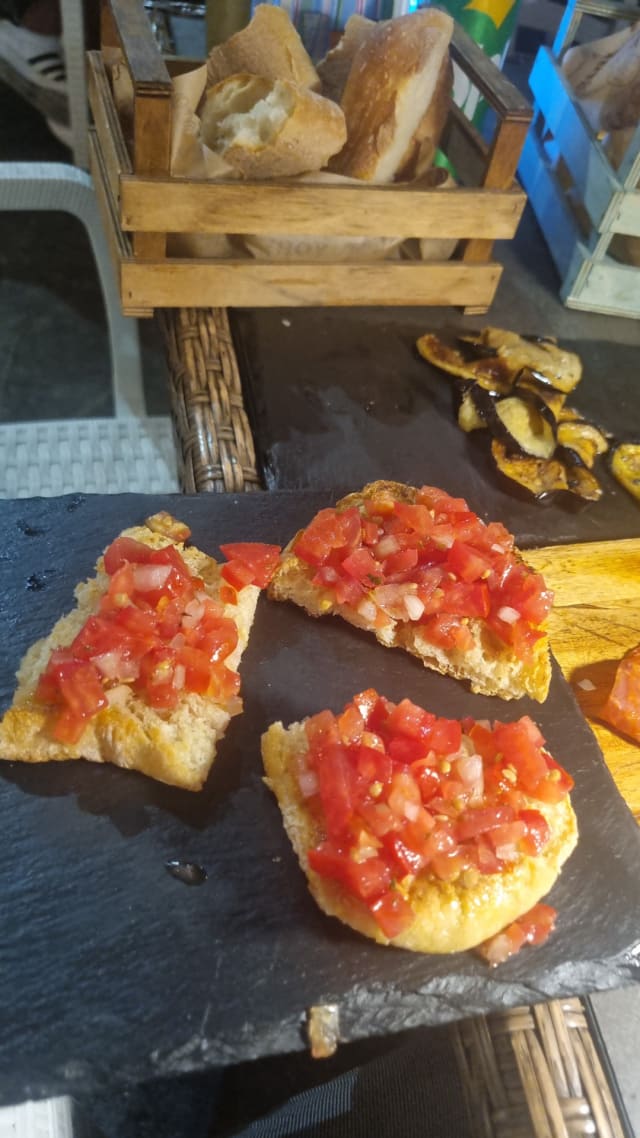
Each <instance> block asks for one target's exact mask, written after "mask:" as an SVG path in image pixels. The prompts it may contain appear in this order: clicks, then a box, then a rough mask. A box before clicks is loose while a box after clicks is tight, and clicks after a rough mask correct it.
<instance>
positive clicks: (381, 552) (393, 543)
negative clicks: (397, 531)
mask: <svg viewBox="0 0 640 1138" xmlns="http://www.w3.org/2000/svg"><path fill="white" fill-rule="evenodd" d="M399 549H400V542H399V541H398V539H397V537H394V535H393V534H392V533H389V534H385V536H384V537H382V538H380V541H379V542H378V544H377V545H376V547H375V549H374V553H375V556H376V557H377V558H378V560H379V561H384V559H385V557H390V556H391V554H392V553H398V551H399Z"/></svg>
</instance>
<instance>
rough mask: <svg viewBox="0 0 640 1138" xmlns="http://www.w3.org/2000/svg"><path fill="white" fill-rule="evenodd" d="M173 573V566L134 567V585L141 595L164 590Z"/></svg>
mask: <svg viewBox="0 0 640 1138" xmlns="http://www.w3.org/2000/svg"><path fill="white" fill-rule="evenodd" d="M170 573H171V565H134V567H133V584H134V587H135V588H136V589H137V590H138V591H139V592H141V593H149V592H151V591H152V590H154V589H163V588H164V586H165V585H166V583H167V580H168V578H169V575H170Z"/></svg>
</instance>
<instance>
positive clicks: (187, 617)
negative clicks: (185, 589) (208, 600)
mask: <svg viewBox="0 0 640 1138" xmlns="http://www.w3.org/2000/svg"><path fill="white" fill-rule="evenodd" d="M203 616H204V601H201V600H197V599H196V598H195V597H194V599H193V600H192V601H189V604H188V605H187V607H186V608H185V610H184V616H183V618H182V627H183V628H187V629H189V628H197V627H198V625H199V624H200V621H201V620H202V618H203Z"/></svg>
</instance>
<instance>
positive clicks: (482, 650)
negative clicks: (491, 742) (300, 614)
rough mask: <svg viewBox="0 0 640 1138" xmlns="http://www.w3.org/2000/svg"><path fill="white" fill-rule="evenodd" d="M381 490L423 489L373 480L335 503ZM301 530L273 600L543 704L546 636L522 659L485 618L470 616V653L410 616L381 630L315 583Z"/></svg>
mask: <svg viewBox="0 0 640 1138" xmlns="http://www.w3.org/2000/svg"><path fill="white" fill-rule="evenodd" d="M381 493H387V494H391V495H392V496H393V497H394V498H395V499H397V500H398V501H400V502H407V503H410V504H412V503H414V502H415V501H416V496H417V493H418V490H417V488H416V487H415V486H407V485H405V484H404V483H400V482H388V481H378V482H371V483H369V484H368V485H367V486H365V487H364V488H363V489H362V490H360V491H357V492H354V493H352V494H348V495H347V496H346V497H345V498H341V499H340V501H339V502H338V503H337V504H336V508H337V509H338V510H346V509H349V507H351V506H355V507H356V508H360V507H361V506H362V504H363V502H365V501H366V500H368V499H371V498H376V497H378V496H379V495H380V494H381ZM301 532H302V531H299V532H298V533H297V534H296V535H295V536H294V537H293V538H292V540H291V541H290V542H289V544H288V545H287V546H286V548H285V549H284V551H283V554H282V558H281V561H280V565H279V567H278V569H277V570H276V573H275V574H274V576H273V578H272V580H271V584H270V586H269V590H268V594H269V596H270V597H271V598H272V599H274V600H279V601H284V600H290V601H294V602H295V604H298V605H300V606H301V607H302V608H304V609H305V610H306V612H308V613H309V615H310V616H327V615H329V614H332V615H337V616H341V617H342V618H343V619H344V620H346V621H348V623H349V624H352V625H354V626H355V627H356V628H362V629H365V630H366V631H368V632H372V633H373V635H374V636H375V637H376V639H377V640H378V641H379V642H380V644H384V645H385V647H387V648H404V650H405V651H406V652H410V653H411V654H412V655H414V656H417V657H418V659H419V660H421V661H422V663H423V664H424V665H425V667H427V668H431V669H433V670H434V671H436V672H440V673H441V674H442V675H447V676H453V677H454V678H455V679H459V680H465V681H467V682H468V683H469V685H470V687H471V690H472V691H473V692H476V693H478V694H480V695H489V696H500V697H501V698H502V699H519V698H520V697H521V696H523V695H529V696H531V697H532V698H533V699H536V700H537V701H538V702H540V703H543V702H544V700H545V699H546V697H547V694H548V691H549V684H550V682H551V657H550V653H549V642H548V638H547V637H546V636H545V637H543V638H541V639H540V640H538V641H537V643H536V644H535V645H534V649H533V652H532V656H531V659H529V660H527V661H522V660H519V659H518V658H517V657H515V656H514V654H513V653H512V652H511V650H510V649H509V647H508V645H503V644H502V643H501V642H500V641H499V640H498V638H497V637H495V636H494V635H493V633H492V632H491V631H490V630H489V629H488V628H487V627H486V626H485V625H484V623H483V622H482V621H481V620H474V619H470V620H469V623H468V628H469V630H470V632H471V634H472V636H473V638H474V642H475V645H474V649H473V650H472V651H471V652H468V651H467V652H460V651H455V650H446V649H444V648H439V647H437V646H434V645H432V644H429V643H428V641H427V640H426V639H425V638H424V636H423V635H422V634H421V631H420V625H419V624H418V625H415V624H412V623H411V622H410V621H407V622H399V621H394V622H393V623H392V624H391V625H387V626H386V627H385V628H382V629H376V628H374V627H372V625H371V624H370V623H369V621H367V620H366V619H365V618H364V617H363V616H361V615H360V613H358V612H356V611H355V610H354V609H352V608H350V607H349V606H348V605H341V604H338V603H337V601H336V600H335V597H334V595H333V593H332V592H331V591H330V590H328V589H322V588H319V587H318V586H317V585H313V584H312V577H313V576H314V573H315V571H314V570H313V569H312V568H311V567H310V566H309V565H307V564H306V563H305V562H304V561H302V560H301V559H300V558H299V557H297V556H296V554H295V553H294V552H293V546H294V545H295V542H296V541H297V539H298V537H299V536H300V533H301Z"/></svg>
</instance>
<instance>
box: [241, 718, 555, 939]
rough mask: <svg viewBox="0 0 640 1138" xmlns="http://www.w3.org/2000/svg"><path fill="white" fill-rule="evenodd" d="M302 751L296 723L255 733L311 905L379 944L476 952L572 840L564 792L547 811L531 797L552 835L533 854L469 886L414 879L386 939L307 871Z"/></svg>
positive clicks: (312, 836) (308, 818)
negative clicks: (405, 923)
mask: <svg viewBox="0 0 640 1138" xmlns="http://www.w3.org/2000/svg"><path fill="white" fill-rule="evenodd" d="M306 749H307V742H306V735H305V731H304V724H303V723H293V724H292V725H291V726H290V727H289V728H288V729H285V728H284V727H283V725H282V723H273V724H271V726H270V727H269V729H268V731H266V732H265V734H264V735H263V736H262V757H263V762H264V768H265V772H266V776H267V777H266V780H265V781H266V783H267V785H268V786H269V787H270V789H271V790H272V791H273V793H274V794H275V796H276V799H277V801H278V805H279V807H280V810H281V812H282V818H283V822H284V826H285V829H286V832H287V834H288V836H289V839H290V841H291V844H292V846H293V848H294V850H295V853H296V855H297V857H298V860H299V862H300V866H301V868H302V870H303V871H304V873H305V874H306V877H307V881H308V885H309V889H310V891H311V894H312V895H313V897H314V898H315V900H316V902H317V904H318V905H319V906H320V908H321V909H322V910H323V912H325V913H326V914H327V915H328V916H331V917H337V918H338V919H339V920H340V921H343V922H344V924H346V925H349V926H350V927H351V928H352V929H355V930H356V932H360V933H363V934H364V935H365V936H367V937H370V938H371V939H373V940H375V941H377V942H378V943H379V944H392V945H394V946H396V947H398V948H407V949H411V951H413V952H425V953H450V952H462V951H464V950H466V949H469V948H473V947H475V946H476V945H478V944H480V943H481V942H482V941H484V940H487V939H488V938H489V937H492V936H495V934H496V933H499V932H500V931H501V930H502V929H504V928H505V927H506V926H507V925H509V924H510V923H511V922H512V921H514V920H516V919H517V918H518V917H521V916H522V915H523V914H524V913H526V912H528V910H529V909H531V908H533V906H534V905H535V904H537V902H538V901H540V899H541V898H542V897H544V896H545V895H546V894H547V893H548V892H549V890H550V889H551V887H552V886H553V884H554V882H555V881H556V879H557V877H558V874H559V873H560V870H561V868H562V866H563V864H564V862H565V861H566V860H567V858H568V857H569V855H570V854H571V852H572V851H573V849H574V848H575V845H576V843H577V840H578V827H577V821H576V817H575V814H574V811H573V808H572V806H571V802H570V800H569V797H568V795H567V797H566V798H564V799H563V800H562V801H561V802H559V803H557V804H556V805H553V806H549V805H547V804H545V803H541V802H538V801H535V802H534V801H533V800H532V802H531V805H532V807H533V808H534V809H535V810H538V811H540V813H542V814H544V816H545V818H546V820H547V822H548V823H549V826H550V828H551V837H550V839H549V841H548V843H547V845H546V846H545V847H544V849H543V851H542V852H541V853H540V854H538V855H537V856H536V857H530V856H523V857H522V858H521V859H520V860H519V861H518V862H517V863H515V864H514V865H513V866H511V867H510V868H509V869H507V870H505V871H503V872H502V873H494V874H485V875H481V876H480V877H479V878H478V880H477V882H476V883H475V884H471V885H468V886H464V885H462V884H461V883H459V882H450V881H449V882H448V881H439V880H436V879H434V878H429V877H426V876H423V877H422V878H421V877H420V876H418V877H417V878H416V880H415V881H414V883H413V885H412V886H410V888H409V890H408V893H407V900H408V901H409V903H410V904H411V906H412V908H413V910H414V913H415V920H414V921H413V923H412V924H411V925H410V926H409V928H408V929H406V930H405V931H404V932H402V933H401V934H400V935H399V936H397V937H394V938H393V940H389V939H388V938H387V937H385V935H384V933H383V932H382V931H381V930H380V928H379V927H378V925H377V924H376V922H375V921H374V919H373V917H372V916H371V914H370V913H369V911H368V909H367V908H366V906H365V905H364V904H363V903H361V902H360V901H359V900H358V899H357V898H356V897H353V896H352V895H351V894H349V893H347V891H346V890H345V889H344V888H343V887H342V886H341V885H340V884H339V882H337V881H333V880H329V879H327V878H325V877H321V876H320V875H319V874H317V873H315V872H314V870H312V869H311V868H310V866H309V860H308V853H309V850H311V849H313V848H314V847H315V846H317V845H318V844H319V843H320V842H321V841H322V840H323V839H324V836H325V835H324V834H323V832H322V830H321V829H320V827H319V826H318V823H317V822H316V820H315V819H314V817H313V816H312V814H311V813H310V811H309V809H308V807H307V806H306V805H305V802H304V799H303V798H302V795H301V793H300V790H299V787H298V784H297V781H296V778H295V775H294V770H295V766H294V762H295V758H296V755H299V754H301V753H304V752H305V751H306Z"/></svg>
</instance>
